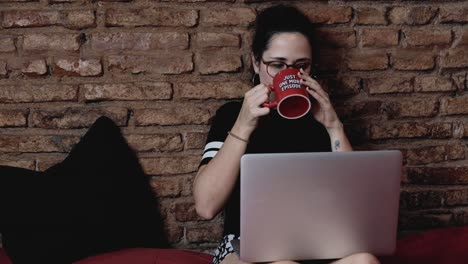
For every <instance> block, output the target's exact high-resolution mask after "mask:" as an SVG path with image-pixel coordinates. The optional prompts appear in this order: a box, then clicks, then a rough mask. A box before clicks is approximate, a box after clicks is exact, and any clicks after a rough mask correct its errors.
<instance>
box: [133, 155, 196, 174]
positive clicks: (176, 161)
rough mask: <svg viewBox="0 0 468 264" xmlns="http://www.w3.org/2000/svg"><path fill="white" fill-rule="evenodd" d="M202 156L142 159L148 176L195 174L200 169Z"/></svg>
mask: <svg viewBox="0 0 468 264" xmlns="http://www.w3.org/2000/svg"><path fill="white" fill-rule="evenodd" d="M200 160H201V156H199V155H197V156H185V157H182V156H172V157H157V158H141V159H140V161H141V165H142V166H143V169H144V170H145V173H146V174H148V175H167V174H183V173H191V172H195V171H197V169H198V164H199V163H200Z"/></svg>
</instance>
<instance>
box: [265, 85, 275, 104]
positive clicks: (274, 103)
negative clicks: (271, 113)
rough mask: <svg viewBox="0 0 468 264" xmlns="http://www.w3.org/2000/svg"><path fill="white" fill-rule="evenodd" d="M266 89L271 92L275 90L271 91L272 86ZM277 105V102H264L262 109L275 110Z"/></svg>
mask: <svg viewBox="0 0 468 264" xmlns="http://www.w3.org/2000/svg"><path fill="white" fill-rule="evenodd" d="M268 88H270V90H271V91H272V92H275V90H274V89H273V86H272V85H270V86H268ZM277 105H278V102H277V101H274V102H265V103H263V104H262V107H268V108H275V107H276V106H277Z"/></svg>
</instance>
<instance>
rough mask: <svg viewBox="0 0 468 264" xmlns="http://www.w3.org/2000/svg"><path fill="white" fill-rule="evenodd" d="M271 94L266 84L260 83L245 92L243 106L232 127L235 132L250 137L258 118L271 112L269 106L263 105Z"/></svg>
mask: <svg viewBox="0 0 468 264" xmlns="http://www.w3.org/2000/svg"><path fill="white" fill-rule="evenodd" d="M269 94H270V89H269V88H268V87H267V86H266V85H264V84H259V85H257V86H255V87H254V88H252V89H250V90H249V91H248V92H246V93H245V96H244V102H243V103H242V108H241V110H240V113H239V116H238V117H237V121H236V123H235V124H234V127H233V128H232V131H233V133H235V134H236V135H238V136H240V137H242V138H245V139H247V138H249V137H250V134H252V132H253V131H254V130H255V128H256V127H257V124H258V118H259V117H261V116H264V115H268V114H269V113H270V109H269V108H268V107H262V104H263V103H265V102H266V101H267V100H268V97H269Z"/></svg>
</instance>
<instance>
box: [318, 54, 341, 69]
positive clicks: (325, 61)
mask: <svg viewBox="0 0 468 264" xmlns="http://www.w3.org/2000/svg"><path fill="white" fill-rule="evenodd" d="M318 63H319V65H318V66H319V71H338V70H340V69H341V67H342V64H343V56H342V54H341V53H340V52H339V50H337V49H321V50H320V53H319V55H318Z"/></svg>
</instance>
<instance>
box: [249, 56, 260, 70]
mask: <svg viewBox="0 0 468 264" xmlns="http://www.w3.org/2000/svg"><path fill="white" fill-rule="evenodd" d="M250 58H251V60H252V66H253V69H254V71H255V73H256V74H258V73H259V72H260V62H259V61H257V60H256V59H255V56H254V54H253V52H252V53H250Z"/></svg>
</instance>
